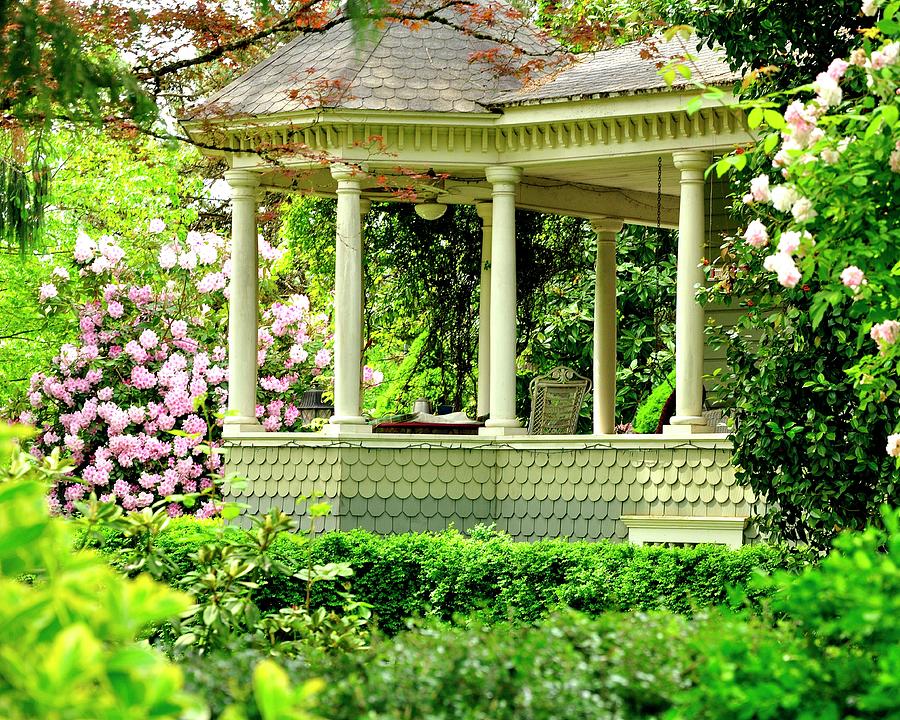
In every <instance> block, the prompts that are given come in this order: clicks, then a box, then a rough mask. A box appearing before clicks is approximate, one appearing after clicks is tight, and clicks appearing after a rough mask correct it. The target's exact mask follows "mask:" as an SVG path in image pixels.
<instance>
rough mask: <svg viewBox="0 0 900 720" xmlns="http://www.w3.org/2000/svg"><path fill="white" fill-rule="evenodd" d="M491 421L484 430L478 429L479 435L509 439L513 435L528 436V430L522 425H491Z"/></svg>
mask: <svg viewBox="0 0 900 720" xmlns="http://www.w3.org/2000/svg"><path fill="white" fill-rule="evenodd" d="M490 422H491V421H490V420H488V424H486V425H485V426H484V427H483V428H478V434H479V435H481V436H482V437H509V436H513V435H520V436H521V435H527V434H528V428H523V427H522V426H521V425H515V426H512V425H491V424H490Z"/></svg>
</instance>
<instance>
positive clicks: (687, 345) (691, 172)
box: [664, 150, 709, 434]
mask: <svg viewBox="0 0 900 720" xmlns="http://www.w3.org/2000/svg"><path fill="white" fill-rule="evenodd" d="M672 159H673V160H674V162H675V167H676V168H678V169H679V170H680V171H681V201H680V204H679V214H678V265H677V267H678V269H677V285H676V299H675V415H673V416H672V419H671V420H670V421H669V423H670V424H669V425H667V426H666V427H665V428H664V431H665V432H666V433H668V434H690V433H697V432H701V433H702V432H709V428H708V427H707V424H706V420H705V418H704V417H703V345H704V340H703V325H704V312H703V307H702V306H701V305H700V303H699V302H697V299H696V294H697V288H698V286H701V285H702V284H703V281H704V275H703V270H702V268H701V267H700V264H701V262H702V261H703V252H704V242H705V232H704V226H703V220H704V202H703V173H704V171H705V170H706V168H707V167H708V166H709V157H708V155H707V154H706V153H705V152H698V151H696V150H690V151H684V152H676V153H674V154H673V156H672Z"/></svg>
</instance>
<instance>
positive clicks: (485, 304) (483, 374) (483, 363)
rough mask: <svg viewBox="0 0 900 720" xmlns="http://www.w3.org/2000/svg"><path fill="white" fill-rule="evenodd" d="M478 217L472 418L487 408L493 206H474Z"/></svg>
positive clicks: (488, 408) (489, 361) (489, 371)
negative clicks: (474, 405) (478, 275)
mask: <svg viewBox="0 0 900 720" xmlns="http://www.w3.org/2000/svg"><path fill="white" fill-rule="evenodd" d="M475 210H476V212H477V213H478V217H480V218H481V286H480V291H479V292H480V299H479V303H478V403H477V409H476V411H475V416H476V417H484V416H485V415H487V414H488V413H490V409H491V235H492V233H493V217H494V216H493V206H492V205H491V204H490V203H478V204H476V205H475Z"/></svg>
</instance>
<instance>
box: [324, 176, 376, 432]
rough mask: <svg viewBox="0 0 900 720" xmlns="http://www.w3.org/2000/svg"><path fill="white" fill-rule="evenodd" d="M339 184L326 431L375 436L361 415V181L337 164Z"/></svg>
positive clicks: (335, 177) (336, 178) (336, 177)
mask: <svg viewBox="0 0 900 720" xmlns="http://www.w3.org/2000/svg"><path fill="white" fill-rule="evenodd" d="M331 175H332V177H333V178H334V179H335V180H337V237H336V238H335V242H336V248H335V258H334V273H335V275H334V415H333V416H332V417H331V420H330V422H329V424H328V425H326V427H325V431H326V432H327V433H329V434H337V433H340V432H371V430H372V428H371V426H370V425H367V424H366V421H365V418H364V417H363V416H362V407H361V404H360V399H361V398H360V383H361V381H362V371H361V366H360V364H361V362H362V305H363V298H362V233H361V227H360V219H361V213H360V198H359V194H360V178H359V175H358V174H356V173H354V171H353V170H352V169H351V168H348V167H345V166H343V165H333V166H332V167H331Z"/></svg>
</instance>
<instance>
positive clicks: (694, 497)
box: [227, 443, 756, 540]
mask: <svg viewBox="0 0 900 720" xmlns="http://www.w3.org/2000/svg"><path fill="white" fill-rule="evenodd" d="M228 452H229V455H228V458H227V471H228V472H229V473H232V472H233V473H237V474H238V475H241V476H244V477H246V478H247V479H248V480H249V481H250V482H249V484H248V487H247V489H246V491H245V492H244V493H243V494H242V495H240V496H238V497H237V498H236V499H238V500H240V501H241V502H246V503H248V504H249V510H248V512H249V513H250V514H253V515H256V514H261V513H265V512H266V511H268V509H269V508H271V507H273V506H275V507H280V508H282V509H283V510H284V511H285V512H288V513H290V514H293V515H296V516H298V517H301V516H302V515H303V508H302V507H297V503H296V502H295V498H298V497H300V496H302V495H309V494H311V493H312V492H314V491H319V492H322V493H324V495H325V498H326V499H327V500H328V501H329V502H330V503H331V504H332V508H333V511H334V515H333V516H332V517H331V518H329V524H328V525H327V526H326V529H329V530H334V529H340V530H350V529H353V528H364V529H366V530H371V531H374V532H378V533H400V532H410V531H412V532H418V531H434V532H437V531H441V530H445V529H446V528H447V527H448V526H449V525H450V524H451V523H452V524H453V525H454V526H455V527H456V528H457V529H459V530H468V529H470V528H472V527H473V526H475V525H479V524H483V523H488V524H489V523H496V524H497V526H498V527H499V528H500V529H501V530H504V531H506V532H508V533H509V534H510V535H512V536H513V538H515V539H517V540H536V539H539V538H546V537H569V538H572V539H587V540H599V539H601V538H608V539H612V540H622V539H624V538H625V537H626V536H627V534H628V531H627V528H626V527H625V524H624V523H623V522H622V521H621V520H620V518H621V516H622V515H663V514H665V515H667V516H688V517H690V516H725V517H746V516H749V515H752V514H754V512H755V510H756V508H755V507H754V497H753V493H752V491H751V490H750V489H749V488H744V487H741V486H740V485H737V484H736V482H735V477H734V470H733V468H732V467H731V466H730V464H729V460H730V457H731V449H730V446H729V445H728V444H727V443H718V444H717V446H715V447H708V448H704V449H699V448H655V449H620V448H615V449H608V448H587V449H552V450H548V449H535V450H531V449H528V450H521V449H506V448H492V447H482V448H475V447H473V448H462V447H442V446H439V445H432V446H427V445H423V446H419V447H411V448H396V447H353V446H345V445H343V446H332V447H326V446H303V445H299V444H298V445H295V446H293V447H284V446H282V447H278V446H277V445H262V444H260V445H252V444H244V445H240V444H238V445H232V446H231V447H230V449H229V451H228ZM753 537H755V535H754V534H753V531H752V530H751V531H749V533H748V538H747V539H748V540H752V539H753Z"/></svg>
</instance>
